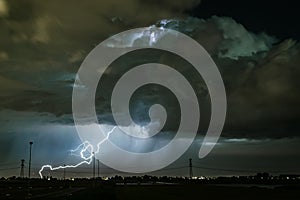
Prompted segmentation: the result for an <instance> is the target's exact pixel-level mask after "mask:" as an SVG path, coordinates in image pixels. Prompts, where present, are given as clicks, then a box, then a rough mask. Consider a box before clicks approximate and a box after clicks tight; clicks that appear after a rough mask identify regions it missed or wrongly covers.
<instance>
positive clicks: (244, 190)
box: [0, 184, 300, 200]
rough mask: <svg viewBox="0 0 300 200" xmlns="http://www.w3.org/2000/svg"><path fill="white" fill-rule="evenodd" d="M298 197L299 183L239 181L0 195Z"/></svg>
mask: <svg viewBox="0 0 300 200" xmlns="http://www.w3.org/2000/svg"><path fill="white" fill-rule="evenodd" d="M28 198H30V199H43V200H47V199H84V200H89V199H101V200H110V199H112V200H113V199H116V200H117V199H120V200H121V199H122V200H124V199H130V200H160V199H163V200H177V199H178V200H179V199H180V200H182V199H187V198H188V199H196V198H197V199H209V200H212V199H218V200H219V199H230V200H233V199H239V200H240V199H251V200H252V199H253V200H254V199H272V200H274V199H280V200H288V199H295V200H299V199H300V186H281V187H273V188H268V187H256V186H249V187H248V186H239V185H236V186H234V185H230V186H229V185H228V186H225V185H197V184H184V185H98V186H87V187H82V186H80V187H68V188H64V187H57V188H55V187H35V188H31V189H30V190H28V189H22V188H13V187H10V188H1V196H0V199H1V200H2V199H28Z"/></svg>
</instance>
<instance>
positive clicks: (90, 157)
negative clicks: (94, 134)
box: [39, 126, 117, 178]
mask: <svg viewBox="0 0 300 200" xmlns="http://www.w3.org/2000/svg"><path fill="white" fill-rule="evenodd" d="M116 127H117V126H115V127H114V128H112V129H111V130H110V131H109V132H108V133H107V135H106V137H105V138H104V139H103V140H101V141H100V142H99V143H98V144H97V148H96V151H94V147H93V145H91V144H90V143H89V142H88V141H85V142H83V143H81V144H80V145H79V146H78V147H77V148H76V149H74V150H71V152H75V151H78V150H79V149H81V151H80V157H81V158H82V159H84V160H83V161H81V162H80V163H78V164H76V165H63V166H58V167H52V165H43V166H42V168H41V169H40V171H39V175H40V177H41V178H43V175H42V172H43V170H44V169H45V168H49V169H50V170H51V171H55V170H58V169H66V168H76V167H78V166H80V165H82V164H88V165H89V164H91V162H92V161H93V156H94V155H95V154H96V153H98V152H99V151H100V146H101V144H103V143H104V142H105V141H106V140H108V138H109V136H110V134H111V133H113V132H114V130H115V128H116ZM86 152H88V153H89V154H88V156H86V155H85V154H86Z"/></svg>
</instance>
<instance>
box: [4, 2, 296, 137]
mask: <svg viewBox="0 0 300 200" xmlns="http://www.w3.org/2000/svg"><path fill="white" fill-rule="evenodd" d="M3 2H4V3H3ZM157 2H159V3H157ZM199 3H200V1H197V0H196V1H195V0H189V1H183V0H182V1H171V0H164V1H139V0H129V1H118V0H111V1H104V2H102V1H101V2H100V1H99V2H98V1H79V0H78V1H77V0H76V1H74V0H72V1H71V0H65V1H58V0H53V1H39V0H24V1H22V3H19V1H17V0H11V1H5V0H2V1H0V24H1V26H0V44H1V46H0V92H1V95H0V98H1V102H0V106H1V109H2V110H3V109H10V110H16V111H22V112H34V113H36V114H37V116H38V115H39V113H44V112H46V113H50V117H49V118H47V119H48V121H49V122H53V123H70V124H72V122H73V120H72V117H71V92H72V83H73V81H74V78H75V74H76V71H77V69H78V67H79V65H80V63H81V61H82V60H83V58H84V57H85V56H86V55H87V53H88V52H89V51H90V50H91V49H92V48H93V47H94V46H95V45H97V44H98V43H99V42H101V41H102V40H103V39H105V38H107V37H108V36H109V35H111V34H115V33H118V32H120V31H123V30H127V29H129V28H134V27H143V26H149V25H152V24H156V25H158V26H164V27H166V28H172V29H176V30H179V31H181V32H184V33H186V34H188V35H190V36H192V37H193V38H194V39H195V40H197V41H198V42H199V43H200V44H202V45H203V46H204V47H205V48H206V49H207V50H208V52H209V53H210V54H211V55H212V57H213V59H214V60H215V62H216V63H217V65H218V67H219V69H220V71H221V74H222V76H223V78H224V82H225V86H226V90H227V95H228V116H227V121H226V126H225V132H224V135H225V136H232V137H285V136H298V135H299V133H298V130H299V129H298V128H297V127H295V121H297V119H299V113H300V111H299V106H298V102H299V95H298V93H299V92H297V88H299V87H298V86H299V81H298V80H299V79H298V75H299V74H300V73H299V65H300V61H299V57H300V47H299V44H297V43H295V42H293V41H292V40H287V41H284V42H281V43H279V44H278V45H275V43H276V42H277V43H278V41H277V40H276V39H275V38H274V37H272V36H269V35H266V34H264V33H261V34H254V33H251V32H249V31H248V30H246V29H245V28H244V27H243V26H242V25H241V24H239V23H237V22H236V21H234V20H233V19H231V18H226V17H212V18H210V19H207V20H203V19H197V18H185V16H184V14H183V12H184V11H185V10H187V9H190V8H192V7H193V6H195V5H197V4H199ZM181 17H183V19H182V20H180V19H179V18H181ZM172 18H176V20H172ZM162 19H165V20H162ZM168 19H170V20H168ZM159 20H162V21H160V22H157V21H159ZM160 60H165V61H166V62H170V63H172V60H170V59H169V60H168V58H166V57H162V58H160ZM173 62H174V61H173ZM118 70H119V69H118ZM187 75H190V76H192V74H191V72H190V74H189V73H187ZM109 87H110V86H109ZM196 88H197V90H198V91H197V93H198V94H200V96H203V98H204V99H205V100H208V99H209V96H208V95H207V91H206V89H205V85H204V84H203V83H199V85H198V86H197V87H196ZM156 99H157V96H155V92H153V95H152V96H144V97H142V99H141V101H144V103H143V104H141V102H137V105H140V106H139V107H140V108H138V109H137V110H135V112H136V113H137V114H140V113H141V112H142V111H144V109H145V107H147V106H148V104H151V103H152V102H153V101H154V100H156ZM97 100H99V103H98V105H97V106H98V107H97V109H98V110H99V112H98V113H99V118H101V119H102V120H103V121H105V122H106V123H112V122H111V121H112V117H111V115H110V114H109V109H108V107H109V105H110V102H108V99H107V98H103V97H102V96H99V97H98V99H97ZM166 102H168V101H166ZM204 113H209V110H208V111H205V112H204ZM2 114H3V113H2ZM207 115H208V114H207ZM206 118H208V117H207V116H206ZM41 123H43V122H41ZM7 128H9V127H7Z"/></svg>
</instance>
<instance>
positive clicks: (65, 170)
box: [64, 164, 66, 181]
mask: <svg viewBox="0 0 300 200" xmlns="http://www.w3.org/2000/svg"><path fill="white" fill-rule="evenodd" d="M65 180H66V165H65V164H64V181H65Z"/></svg>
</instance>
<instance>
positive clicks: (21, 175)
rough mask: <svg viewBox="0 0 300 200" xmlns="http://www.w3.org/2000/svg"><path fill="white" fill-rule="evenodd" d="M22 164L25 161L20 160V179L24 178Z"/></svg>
mask: <svg viewBox="0 0 300 200" xmlns="http://www.w3.org/2000/svg"><path fill="white" fill-rule="evenodd" d="M24 162H25V160H24V159H22V160H21V171H20V177H21V178H24Z"/></svg>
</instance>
